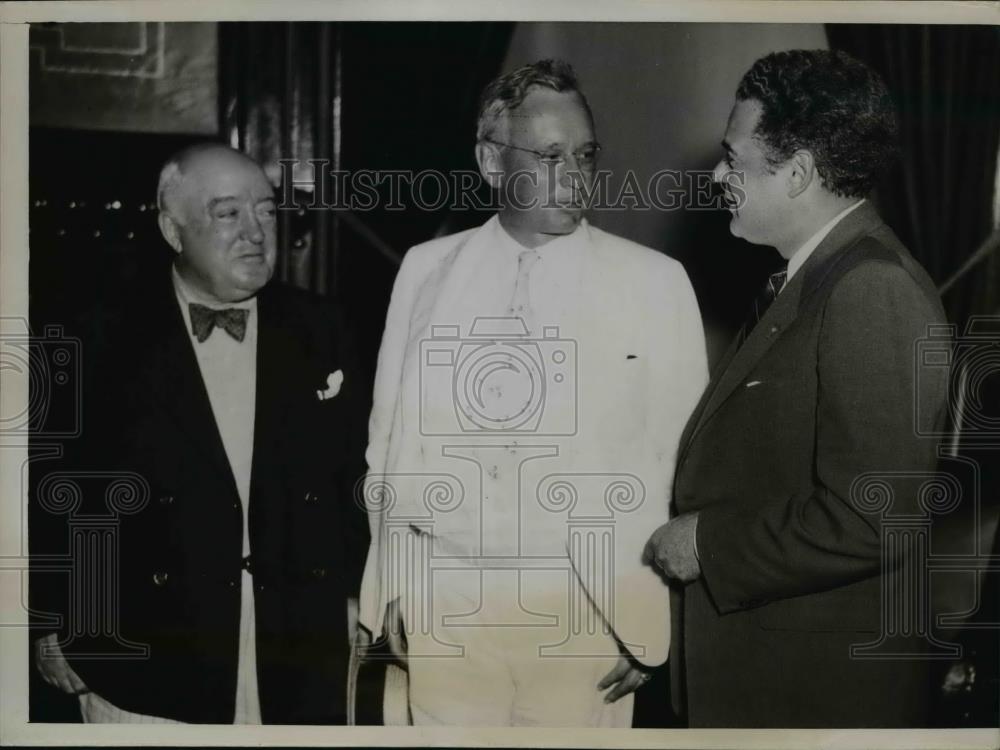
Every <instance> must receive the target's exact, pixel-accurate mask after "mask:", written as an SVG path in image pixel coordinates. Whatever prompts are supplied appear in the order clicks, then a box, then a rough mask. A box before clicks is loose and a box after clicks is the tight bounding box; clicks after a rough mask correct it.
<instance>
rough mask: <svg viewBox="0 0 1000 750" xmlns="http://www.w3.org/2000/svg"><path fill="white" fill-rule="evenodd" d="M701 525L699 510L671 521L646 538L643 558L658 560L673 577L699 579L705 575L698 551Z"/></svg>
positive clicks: (669, 575) (686, 579)
mask: <svg viewBox="0 0 1000 750" xmlns="http://www.w3.org/2000/svg"><path fill="white" fill-rule="evenodd" d="M697 529H698V514H697V513H687V514H685V515H683V516H677V518H673V519H671V520H669V521H667V523H665V524H663V525H662V526H661V527H660V528H658V529H657V530H656V531H654V532H653V535H652V536H651V537H650V538H649V541H648V542H646V549H645V550H644V551H643V559H644V560H646V561H647V562H651V563H655V564H656V565H657V566H658V567H659V568H660V570H662V571H663V572H664V573H665V574H666V575H667V576H668V577H670V578H674V579H676V580H678V581H681V582H683V583H687V582H688V581H693V580H695V579H696V578H697V577H698V576H700V575H701V565H700V564H699V563H698V556H697V554H695V532H696V531H697Z"/></svg>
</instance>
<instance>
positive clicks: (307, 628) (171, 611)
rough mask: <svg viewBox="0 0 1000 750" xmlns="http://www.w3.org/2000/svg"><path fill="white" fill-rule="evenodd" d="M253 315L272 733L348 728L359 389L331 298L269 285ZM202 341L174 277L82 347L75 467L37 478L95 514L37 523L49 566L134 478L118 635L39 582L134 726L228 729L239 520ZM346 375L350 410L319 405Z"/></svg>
mask: <svg viewBox="0 0 1000 750" xmlns="http://www.w3.org/2000/svg"><path fill="white" fill-rule="evenodd" d="M257 299H258V311H259V317H258V351H257V396H256V405H255V408H256V416H255V429H254V445H253V468H252V472H251V487H250V499H249V513H248V515H249V519H248V522H249V534H250V548H251V554H250V563H249V564H250V566H251V570H252V573H253V581H254V595H255V605H256V610H255V612H256V627H257V631H256V633H257V670H258V684H259V690H260V701H261V713H262V718H263V721H264V722H265V723H342V722H343V721H344V716H345V685H346V664H347V655H348V645H347V643H348V641H347V632H346V631H347V627H346V617H347V616H346V597H347V596H348V595H349V594H350V595H356V591H357V586H358V583H359V581H360V569H361V566H362V564H363V554H364V551H365V550H366V548H367V542H368V540H367V524H366V523H365V520H364V517H363V513H362V512H361V511H360V510H359V509H358V508H357V507H355V506H354V505H353V502H352V487H353V483H354V481H355V480H356V479H358V478H359V477H360V476H361V474H362V472H363V466H364V464H363V449H364V445H365V429H364V426H363V421H362V419H363V418H362V417H361V415H360V414H359V413H357V412H356V410H355V409H354V408H353V407H354V406H355V405H356V404H357V403H358V394H357V393H355V389H356V388H357V387H358V383H357V379H356V378H355V377H354V374H353V373H352V372H351V371H350V370H349V368H348V366H347V364H346V363H345V360H344V358H343V355H342V352H341V346H340V342H339V341H338V327H337V325H336V321H335V316H334V315H333V313H332V311H331V310H330V309H329V308H328V307H327V306H326V305H325V304H324V303H322V302H321V301H320V300H319V298H314V297H312V296H311V295H308V294H306V293H304V292H301V291H299V290H294V289H292V288H290V287H284V286H281V285H278V284H270V285H269V286H267V287H266V288H265V289H264V290H262V291H261V293H260V294H259V295H258V298H257ZM212 335H226V334H225V333H224V332H222V331H215V332H213V334H212ZM192 342H193V340H192V339H191V336H190V333H189V332H188V331H187V330H186V325H185V322H184V319H183V317H182V314H181V311H180V308H179V306H178V304H177V300H176V297H175V295H174V290H173V286H172V284H171V282H170V279H169V276H167V277H166V278H165V279H162V280H161V281H160V283H158V284H156V285H154V286H153V288H151V289H144V290H140V292H139V293H138V294H137V295H136V299H133V300H129V301H126V302H125V304H124V305H122V306H121V307H120V308H117V309H116V310H115V311H114V312H113V313H112V314H111V315H108V316H106V317H104V318H103V319H102V320H101V323H100V325H98V326H96V329H94V327H92V329H91V330H89V332H88V333H87V335H86V336H85V337H84V341H83V355H82V356H83V361H84V384H85V385H84V400H83V405H84V414H83V424H84V430H83V438H82V440H81V441H79V443H78V444H77V445H73V446H70V447H69V449H68V451H67V456H66V458H65V460H63V461H60V462H56V463H54V464H51V465H41V464H39V465H37V466H38V468H37V469H36V471H37V472H38V474H39V477H40V481H39V482H33V484H34V486H35V487H36V488H39V487H41V486H42V484H44V482H45V472H47V471H50V470H52V469H55V470H57V471H62V472H66V471H69V473H70V474H76V475H77V476H78V477H79V481H78V484H79V486H80V487H81V488H82V490H83V492H82V494H83V498H82V505H81V507H80V508H79V509H78V511H77V512H75V513H73V514H72V515H71V516H67V515H65V514H64V515H63V516H62V518H61V527H60V526H59V524H55V526H53V519H52V514H51V513H47V512H44V511H39V509H38V507H35V508H34V510H35V513H34V514H33V516H32V524H33V529H35V530H38V532H39V533H38V538H39V539H46V538H48V539H49V540H50V542H49V549H48V550H46V551H47V552H49V553H50V554H51V553H52V552H55V551H57V550H58V548H59V541H60V539H61V540H62V545H63V548H64V549H65V548H66V541H65V540H66V539H67V536H68V535H69V536H71V535H72V533H73V528H76V527H78V526H79V523H80V520H81V519H82V518H83V516H84V514H96V515H95V517H99V516H102V515H103V516H105V517H106V516H107V515H108V513H109V509H108V507H107V502H106V498H105V490H106V489H107V486H106V485H107V484H108V483H107V482H104V483H103V485H102V483H101V482H100V481H97V482H96V484H95V476H96V478H97V479H98V480H99V478H100V477H99V476H97V475H101V474H102V473H103V474H104V475H111V474H112V473H117V475H118V476H122V474H121V472H132V473H134V474H135V475H137V476H138V477H141V480H137V481H138V482H139V484H143V483H144V484H145V485H148V498H147V499H146V500H145V501H143V500H142V499H141V497H139V498H138V499H136V500H135V502H134V506H135V509H134V510H133V511H131V512H119V513H117V514H114V515H115V517H117V518H118V527H117V557H118V560H117V563H116V564H114V565H112V566H111V567H112V568H113V569H114V570H115V571H116V573H117V578H118V580H117V587H118V590H119V592H120V593H119V595H118V604H117V607H113V606H112V608H111V610H109V611H111V612H112V613H111V614H107V613H106V614H105V615H103V616H102V622H107V621H108V620H109V619H112V618H113V617H114V614H113V611H114V610H115V609H117V613H118V614H117V617H118V625H117V628H116V631H117V632H116V633H106V634H104V635H103V636H102V635H101V634H100V633H96V632H94V628H88V627H86V626H82V625H81V623H80V622H79V615H73V613H72V610H71V607H72V602H73V601H76V600H80V601H84V602H85V603H87V602H90V603H92V602H93V601H95V599H96V598H99V597H100V596H102V595H101V594H100V593H97V594H95V592H94V591H89V590H84V591H82V592H79V593H75V594H74V593H72V592H69V591H67V589H66V586H65V584H66V582H67V581H66V576H58V575H55V574H45V575H36V576H35V577H34V578H33V581H32V591H33V597H32V601H33V604H34V606H35V607H36V608H38V609H39V610H44V611H50V612H57V613H59V614H61V615H62V616H63V628H62V630H61V633H62V638H63V639H64V640H65V639H69V642H67V643H66V645H65V646H64V651H65V652H66V653H67V654H68V655H69V656H70V657H71V664H72V666H73V667H74V669H75V670H76V671H77V673H78V674H79V675H80V676H81V678H82V679H83V680H84V682H86V684H87V685H88V687H90V688H91V689H92V690H94V691H95V692H96V693H97V694H99V695H101V696H103V697H104V698H106V699H108V700H109V701H111V702H112V703H114V704H116V705H118V706H119V707H121V708H124V709H127V710H130V711H136V712H140V713H147V714H155V715H159V716H166V717H168V718H172V719H178V720H181V721H186V722H211V723H231V722H232V721H233V716H234V697H235V692H236V676H237V654H238V635H239V611H240V576H241V565H242V564H243V557H242V528H243V511H242V508H241V504H240V501H239V496H238V493H237V490H236V484H235V481H234V479H233V475H232V471H231V470H230V468H229V464H228V462H227V459H226V454H225V451H224V449H223V446H222V441H221V438H220V436H219V432H218V429H217V427H216V424H215V421H214V418H213V415H212V411H211V405H210V403H209V400H208V395H207V391H206V390H205V387H204V384H203V381H202V379H201V374H200V371H199V368H198V363H197V360H196V358H195V355H194V351H193V349H192ZM194 344H195V345H197V342H194ZM338 369H343V370H345V372H346V377H345V380H344V383H343V387H342V389H341V391H340V393H339V395H337V396H336V397H334V398H331V399H327V400H319V399H318V397H317V390H322V389H325V388H326V378H327V375H329V374H330V373H331V372H334V371H336V370H338ZM81 472H83V473H82V474H81ZM86 472H90V473H91V476H90V477H89V478H88V477H87V476H86ZM71 478H72V477H71ZM40 483H41V484H40ZM144 493H145V489H143V490H141V492H140V493H139V495H140V496H141V495H142V494H144ZM43 494H44V493H43ZM49 494H51V493H49ZM109 496H110V495H109ZM38 500H39V498H37V497H36V498H33V505H35V506H37V505H38ZM39 507H40V506H39ZM67 522H68V523H67ZM53 527H54V528H56V531H55V534H54V535H53V533H52V532H51V529H52V528H53ZM46 528H48V529H49V532H48V534H46V533H45V529H46ZM68 531H69V534H68V533H67V532H68ZM74 538H75V537H74ZM40 544H42V542H38V543H36V544H34V545H33V547H32V553H33V555H36V556H37V554H38V552H39V545H40ZM36 559H37V557H36ZM74 565H77V566H78V567H79V566H80V565H81V563H79V562H78V561H74ZM102 585H103V584H102ZM74 597H77V599H74ZM87 606H88V607H89V606H90V604H88V605H87ZM74 617H75V620H74ZM74 629H76V631H77V632H76V635H75V636H74V637H72V638H70V634H71V633H72V632H73V630H74ZM99 629H100V628H98V630H99ZM40 630H43V628H40V629H38V630H36V635H37V634H38V633H39V631H40ZM87 631H90V632H87ZM129 643H131V644H137V645H139V646H145V647H148V656H146V657H144V658H138V659H136V658H115V657H114V654H117V655H118V656H119V657H120V656H122V655H127V654H129V653H132V656H133V657H134V656H135V653H134V652H135V646H129V645H128V644H129ZM88 654H89V655H90V657H89V658H87V655H88ZM95 655H96V658H95ZM74 656H75V657H76V658H73V657H74Z"/></svg>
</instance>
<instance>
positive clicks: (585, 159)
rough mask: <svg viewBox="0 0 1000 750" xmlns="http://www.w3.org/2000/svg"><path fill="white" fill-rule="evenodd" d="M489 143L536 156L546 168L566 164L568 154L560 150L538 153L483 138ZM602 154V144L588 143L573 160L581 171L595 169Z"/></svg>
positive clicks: (574, 153)
mask: <svg viewBox="0 0 1000 750" xmlns="http://www.w3.org/2000/svg"><path fill="white" fill-rule="evenodd" d="M483 140H484V141H486V142H487V143H492V144H493V145H494V146H506V147H507V148H512V149H514V150H515V151H524V152H526V153H529V154H531V155H532V156H534V157H535V158H536V159H537V160H538V161H539V163H541V164H545V165H546V166H552V167H558V166H561V165H563V164H565V163H566V154H565V153H564V152H563V151H560V150H558V149H547V150H545V151H536V150H535V149H533V148H525V147H524V146H515V145H514V144H513V143H504V142H503V141H494V140H493V139H491V138H483ZM600 153H601V144H600V143H588V144H587V145H586V146H584V147H583V148H580V149H577V150H576V151H574V152H573V158H574V159H575V160H576V163H577V166H579V167H580V169H588V170H589V169H593V168H594V167H595V166H596V165H597V157H598V155H599V154H600Z"/></svg>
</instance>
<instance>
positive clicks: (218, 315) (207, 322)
mask: <svg viewBox="0 0 1000 750" xmlns="http://www.w3.org/2000/svg"><path fill="white" fill-rule="evenodd" d="M188 310H189V311H190V313H191V333H193V334H194V335H195V338H197V339H198V343H202V342H204V341H205V340H206V339H207V338H208V337H209V336H211V335H212V329H213V328H215V327H216V326H218V327H219V328H221V329H222V330H224V331H225V332H226V333H228V334H229V335H230V336H232V337H233V338H234V339H236V340H237V341H243V337H244V336H246V334H247V318H248V317H249V316H250V311H249V310H248V309H246V308H245V307H227V308H225V309H223V310H213V309H212V308H211V307H205V306H204V305H199V304H197V303H196V302H192V303H190V304H189V305H188Z"/></svg>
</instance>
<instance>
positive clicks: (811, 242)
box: [785, 198, 865, 286]
mask: <svg viewBox="0 0 1000 750" xmlns="http://www.w3.org/2000/svg"><path fill="white" fill-rule="evenodd" d="M864 202H865V199H864V198H862V199H861V200H859V201H858V202H857V203H855V204H853V205H851V206H848V207H847V208H845V209H844V210H843V211H841V212H840V213H839V214H837V215H836V216H834V217H833V218H832V219H830V221H828V222H827V223H826V224H824V225H823V226H822V228H821V229H820V230H819V231H818V232H816V234H814V235H813V236H812V237H810V238H809V239H808V240H806V243H805V244H804V245H803V246H802V247H800V248H799V249H798V250H796V251H795V254H794V255H792V257H791V258H789V259H788V276H786V277H785V286H788V282H789V281H791V280H792V277H793V276H794V275H795V273H796V271H798V270H799V269H800V268H802V266H803V265H805V262H806V261H807V260H809V256H810V255H812V254H813V252H814V251H815V250H816V248H817V247H819V244H820V243H821V242H822V241H823V240H824V239H826V236H827V235H828V234H830V232H832V231H833V228H834V227H835V226H837V224H839V223H840V220H841V219H843V218H844V217H845V216H847V214H849V213H851V211H853V210H854V209H856V208H857V207H858V206H860V205H861V204H862V203H864Z"/></svg>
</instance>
